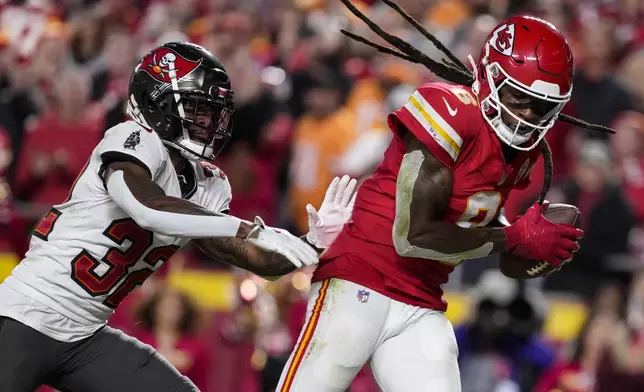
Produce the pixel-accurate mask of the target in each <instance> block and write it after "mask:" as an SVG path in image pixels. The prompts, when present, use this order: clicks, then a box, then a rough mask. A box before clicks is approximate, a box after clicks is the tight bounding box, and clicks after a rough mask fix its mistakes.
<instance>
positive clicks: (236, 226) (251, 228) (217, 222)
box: [104, 162, 318, 267]
mask: <svg viewBox="0 0 644 392" xmlns="http://www.w3.org/2000/svg"><path fill="white" fill-rule="evenodd" d="M104 178H105V184H106V187H107V191H108V192H109V194H110V196H111V197H112V199H113V200H114V202H116V204H118V205H119V206H120V207H121V208H122V209H123V210H124V211H125V212H126V213H127V214H128V215H129V216H130V217H131V218H132V219H134V221H135V222H136V223H137V224H138V225H139V226H141V227H143V228H144V229H147V230H150V231H152V232H155V233H158V234H163V235H167V236H173V237H180V238H190V239H198V238H217V239H218V238H238V239H239V242H237V243H236V244H237V245H239V246H241V244H244V246H246V247H247V248H251V247H256V248H259V249H262V251H263V252H266V253H267V254H272V253H275V254H276V255H277V256H270V257H275V259H278V258H281V259H282V260H281V261H282V262H284V261H286V262H288V263H290V264H292V265H293V266H295V267H301V266H303V265H311V264H317V262H318V255H317V252H316V251H315V250H313V249H312V248H311V247H310V246H309V245H308V244H306V243H305V242H304V241H302V240H300V239H299V238H297V237H295V236H293V235H292V234H291V233H289V232H288V231H286V230H276V229H273V228H270V227H266V226H265V225H264V222H263V221H262V220H261V219H260V218H255V223H254V224H250V223H249V222H246V221H242V220H241V219H238V218H235V217H232V216H228V215H225V214H218V213H214V212H211V211H208V210H206V209H205V208H202V207H200V206H198V205H196V204H194V203H191V202H189V201H187V200H183V199H181V198H177V197H172V196H167V195H166V194H165V192H164V191H163V189H162V188H161V187H159V186H158V185H157V184H156V183H154V181H152V180H151V178H150V174H149V172H148V171H147V170H146V169H145V168H144V167H143V166H140V165H138V164H136V163H132V162H112V163H110V164H109V166H108V168H107V170H106V175H105V177H104ZM226 244H227V246H228V247H230V244H231V243H226ZM266 257H267V258H268V255H266ZM286 262H284V263H283V265H282V266H283V267H286V266H287V265H286Z"/></svg>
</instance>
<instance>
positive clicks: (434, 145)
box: [388, 84, 469, 169]
mask: <svg viewBox="0 0 644 392" xmlns="http://www.w3.org/2000/svg"><path fill="white" fill-rule="evenodd" d="M465 106H466V105H464V104H463V103H462V102H461V101H460V100H459V99H458V98H457V97H456V95H455V94H454V93H452V92H451V91H450V90H449V88H448V87H445V86H442V85H441V86H437V85H436V84H428V85H425V86H423V87H420V88H418V89H416V90H415V91H414V93H413V94H412V95H411V97H409V99H408V100H407V102H406V103H405V105H403V106H402V107H401V108H400V109H398V110H396V111H395V112H393V113H391V114H390V115H389V119H388V120H389V127H390V128H391V129H392V130H393V131H394V133H395V134H397V135H399V134H398V131H399V130H400V125H402V126H404V127H405V128H407V129H408V130H409V131H410V132H412V133H413V134H414V136H416V138H418V140H420V141H421V142H422V143H423V144H425V146H427V148H428V149H429V151H430V152H431V153H432V155H433V156H434V157H435V158H436V159H438V161H439V162H440V163H442V164H443V165H444V166H445V167H447V168H450V169H453V168H454V166H455V165H456V161H457V160H458V157H459V155H460V153H461V151H462V150H463V149H464V146H463V143H464V139H466V137H465V133H466V131H467V129H468V127H467V121H466V120H465V118H464V117H465V115H467V113H468V111H467V110H466V109H469V108H465Z"/></svg>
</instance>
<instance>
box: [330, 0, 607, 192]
mask: <svg viewBox="0 0 644 392" xmlns="http://www.w3.org/2000/svg"><path fill="white" fill-rule="evenodd" d="M341 1H342V3H343V4H344V5H345V6H346V7H347V8H348V9H349V11H351V13H352V14H354V15H355V16H357V17H358V18H359V19H360V20H362V21H363V22H364V23H365V24H366V25H367V26H369V28H370V29H371V31H373V32H374V33H376V34H377V35H378V36H379V37H381V38H382V39H384V40H385V41H387V42H388V43H389V44H390V45H391V46H393V47H394V48H395V49H392V48H388V47H386V46H383V45H380V44H377V43H375V42H373V41H370V40H368V39H367V38H364V37H361V36H359V35H357V34H354V33H352V32H350V31H347V30H345V29H342V30H341V32H342V34H344V35H346V36H348V37H349V38H351V39H353V40H356V41H358V42H361V43H363V44H366V45H368V46H371V47H372V48H375V49H377V50H378V51H379V52H382V53H386V54H390V55H393V56H396V57H399V58H401V59H405V60H407V61H409V62H412V63H416V64H422V65H424V66H425V67H427V69H429V70H430V71H432V72H433V73H434V74H436V75H437V76H439V77H441V78H443V79H445V80H447V81H450V82H452V83H457V84H460V85H463V86H471V85H472V84H473V83H474V81H475V78H474V74H473V73H472V71H470V70H469V68H467V66H466V65H465V64H463V62H462V61H460V60H459V59H458V58H457V57H456V56H455V55H454V54H453V53H452V52H450V51H449V49H447V48H446V47H445V45H443V43H442V42H440V41H439V40H438V39H437V38H436V37H435V36H434V35H433V34H432V33H430V32H429V31H427V30H426V29H425V28H424V27H423V26H422V25H421V24H420V23H418V22H417V21H416V20H415V19H414V18H413V17H412V16H411V15H409V14H408V13H407V12H406V11H405V10H403V9H402V8H401V7H400V6H399V5H398V4H396V2H395V1H393V0H382V1H383V2H384V3H385V4H387V5H388V6H389V7H391V8H392V9H394V10H395V11H396V12H397V13H398V14H399V15H400V16H402V17H403V18H404V19H405V20H406V21H407V22H409V23H410V24H411V25H412V26H414V27H415V28H416V30H418V32H420V33H421V34H422V35H423V36H424V37H425V38H427V39H428V40H430V41H431V42H432V43H433V44H434V46H436V48H437V49H438V50H440V51H441V52H443V54H445V56H446V57H447V58H446V59H443V60H441V61H440V62H438V61H436V60H433V59H431V58H430V57H429V56H427V55H426V54H425V53H423V52H421V51H420V50H418V49H416V48H415V47H414V46H412V45H411V44H409V43H408V42H406V41H404V40H403V39H401V38H399V37H396V36H395V35H392V34H389V33H387V32H386V31H384V30H383V29H382V28H381V27H380V26H378V25H377V24H376V23H374V22H373V21H372V20H371V19H369V18H368V17H367V16H366V15H365V14H363V13H362V12H361V11H360V10H359V9H357V8H356V7H355V6H354V5H353V4H352V3H351V1H350V0H341ZM557 120H559V121H563V122H567V123H569V124H573V125H576V126H578V127H581V128H585V129H588V130H590V131H593V132H603V133H615V131H613V130H612V129H610V128H608V127H604V126H602V125H596V124H590V123H587V122H585V121H583V120H580V119H577V118H574V117H571V116H568V115H566V114H559V116H558V117H557ZM539 148H540V149H541V155H543V162H544V166H545V178H544V180H543V186H542V188H541V194H540V195H539V204H543V202H544V201H545V199H546V194H547V193H548V190H549V189H550V185H551V184H552V172H553V168H552V152H551V150H550V146H549V145H548V142H546V139H545V138H544V139H541V142H539Z"/></svg>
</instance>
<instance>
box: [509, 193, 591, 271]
mask: <svg viewBox="0 0 644 392" xmlns="http://www.w3.org/2000/svg"><path fill="white" fill-rule="evenodd" d="M543 216H545V217H546V218H547V219H548V220H549V221H550V222H553V223H563V224H567V225H572V226H574V227H576V228H580V227H581V213H580V212H579V209H578V208H577V207H575V206H573V205H570V204H550V205H548V207H546V209H545V210H544V211H543ZM500 268H501V272H502V273H503V275H505V276H507V277H509V278H513V279H531V278H538V277H540V276H544V275H547V274H549V273H550V272H552V270H553V268H552V266H551V265H550V264H548V263H547V262H545V261H538V260H531V259H524V258H523V257H519V256H515V255H513V254H510V253H501V257H500Z"/></svg>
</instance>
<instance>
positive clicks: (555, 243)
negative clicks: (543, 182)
mask: <svg viewBox="0 0 644 392" xmlns="http://www.w3.org/2000/svg"><path fill="white" fill-rule="evenodd" d="M547 206H548V202H545V203H543V205H539V204H538V203H535V204H533V205H532V207H530V208H529V209H528V211H526V213H525V214H524V215H523V216H522V217H520V218H519V219H518V220H517V221H516V222H514V224H512V225H510V226H507V227H505V228H503V230H504V231H505V237H506V243H507V251H508V252H509V253H512V254H514V255H517V256H520V257H524V258H526V259H534V260H543V261H546V262H548V263H550V264H552V265H553V266H555V267H559V266H560V265H561V264H562V263H563V262H565V261H568V260H570V259H571V258H572V256H573V253H575V252H576V251H577V250H578V249H579V242H578V241H579V240H580V239H581V237H582V236H583V234H584V232H583V231H582V230H579V229H576V228H574V227H572V226H570V225H564V224H558V223H552V222H551V221H549V220H548V219H546V218H545V217H544V216H543V211H544V209H545V208H547Z"/></svg>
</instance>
